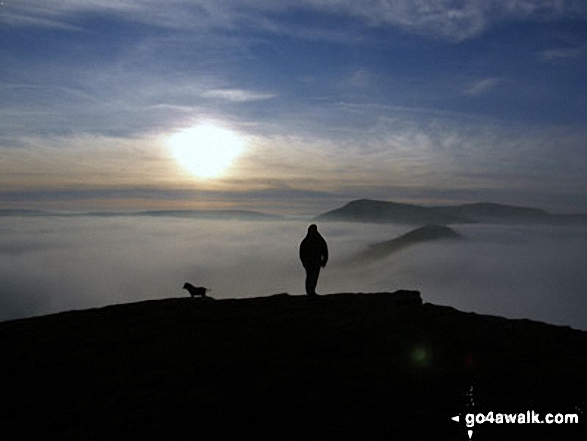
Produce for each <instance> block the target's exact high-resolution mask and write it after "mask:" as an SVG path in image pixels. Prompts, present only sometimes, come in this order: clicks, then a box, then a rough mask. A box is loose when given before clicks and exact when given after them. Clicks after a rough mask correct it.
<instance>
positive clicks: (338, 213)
mask: <svg viewBox="0 0 587 441" xmlns="http://www.w3.org/2000/svg"><path fill="white" fill-rule="evenodd" d="M315 220H316V221H350V222H371V223H396V224H406V225H422V224H444V225H452V224H471V223H508V224H525V223H531V224H555V225H561V224H587V214H551V213H549V212H547V211H545V210H541V209H539V208H531V207H520V206H514V205H504V204H496V203H490V202H478V203H472V204H463V205H455V206H437V207H424V206H420V205H413V204H403V203H397V202H388V201H379V200H371V199H358V200H354V201H351V202H349V203H347V204H345V205H344V206H342V207H340V208H337V209H335V210H331V211H328V212H326V213H323V214H321V215H319V216H317V217H316V218H315Z"/></svg>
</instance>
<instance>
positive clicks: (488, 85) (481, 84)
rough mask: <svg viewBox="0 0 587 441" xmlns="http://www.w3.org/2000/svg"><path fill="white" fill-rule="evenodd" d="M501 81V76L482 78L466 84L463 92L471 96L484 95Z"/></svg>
mask: <svg viewBox="0 0 587 441" xmlns="http://www.w3.org/2000/svg"><path fill="white" fill-rule="evenodd" d="M503 81H504V80H503V78H484V79H482V80H479V81H476V82H474V83H473V84H471V85H470V86H468V87H467V88H466V89H465V90H464V92H463V93H464V94H465V95H469V96H473V97H477V96H481V95H485V94H486V93H488V92H490V91H491V90H493V89H495V88H496V87H497V86H498V85H499V84H501V83H503Z"/></svg>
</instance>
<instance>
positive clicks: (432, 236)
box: [353, 225, 462, 261]
mask: <svg viewBox="0 0 587 441" xmlns="http://www.w3.org/2000/svg"><path fill="white" fill-rule="evenodd" d="M461 238H462V235H461V234H459V233H457V232H456V231H455V230H453V229H452V228H450V227H447V226H444V225H425V226H423V227H420V228H416V229H415V230H412V231H410V232H408V233H406V234H404V235H402V236H399V237H396V238H395V239H391V240H387V241H384V242H379V243H376V244H373V245H369V248H368V249H366V250H365V251H363V252H361V253H360V254H359V255H358V256H356V259H353V260H359V261H371V260H377V259H382V258H384V257H387V256H388V255H390V254H392V253H395V252H398V251H400V250H402V249H404V248H407V247H410V246H412V245H417V244H420V243H426V242H431V241H437V240H441V239H444V240H456V239H461Z"/></svg>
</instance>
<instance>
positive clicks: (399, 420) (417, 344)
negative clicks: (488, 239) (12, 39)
mask: <svg viewBox="0 0 587 441" xmlns="http://www.w3.org/2000/svg"><path fill="white" fill-rule="evenodd" d="M0 359H1V360H2V362H1V364H0V366H1V367H0V397H1V398H0V438H1V439H3V440H10V439H25V438H29V439H30V438H31V437H36V438H37V439H49V438H53V439H62V440H65V439H83V440H93V439H156V440H164V439H183V438H190V439H210V438H215V439H241V438H243V436H244V435H246V434H249V435H252V436H255V437H257V438H258V439H266V438H268V437H270V438H271V439H276V440H277V439H279V440H304V439H312V440H314V439H316V440H318V439H320V440H337V439H348V440H357V439H372V440H376V439H414V440H416V439H439V440H444V439H446V440H466V439H468V436H467V433H466V432H467V427H465V425H464V423H463V421H461V422H460V423H456V422H453V421H451V420H450V418H451V417H452V416H455V415H458V414H461V415H464V414H466V413H468V412H484V413H487V412H489V411H493V412H515V413H520V412H526V410H535V411H536V412H544V413H543V415H544V414H546V413H547V412H552V413H559V412H560V413H578V414H579V417H580V423H579V424H577V425H573V426H571V425H552V426H547V425H540V426H538V425H528V424H526V425H495V424H494V425H491V424H484V425H481V426H475V427H474V428H473V429H474V436H473V439H474V440H482V439H499V440H508V439H511V440H514V439H515V440H520V439H523V440H526V439H527V440H558V439H565V440H574V439H584V438H583V435H582V433H581V432H583V433H584V432H585V430H584V429H585V428H586V427H587V421H586V419H585V414H584V412H585V410H586V409H587V383H586V382H585V381H584V379H585V373H586V372H587V333H585V332H582V331H577V330H573V329H571V328H568V327H558V326H552V325H547V324H543V323H539V322H533V321H529V320H507V319H504V318H500V317H492V316H483V315H477V314H473V313H464V312H460V311H458V310H455V309H453V308H450V307H444V306H436V305H431V304H422V302H421V299H420V295H419V293H417V292H413V291H400V292H396V293H374V294H336V295H326V296H321V297H319V298H317V299H314V300H312V299H309V298H306V297H301V296H288V295H286V294H281V295H275V296H271V297H264V298H251V299H239V300H215V301H214V300H203V301H200V300H192V299H190V298H181V299H167V300H157V301H146V302H140V303H135V304H126V305H118V306H110V307H106V308H101V309H92V310H85V311H74V312H67V313H61V314H55V315H50V316H44V317H37V318H31V319H23V320H16V321H10V322H5V323H0Z"/></svg>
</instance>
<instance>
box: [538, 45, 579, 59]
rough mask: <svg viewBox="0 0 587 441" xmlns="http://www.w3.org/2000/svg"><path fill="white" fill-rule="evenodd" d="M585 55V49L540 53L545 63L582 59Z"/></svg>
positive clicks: (550, 50)
mask: <svg viewBox="0 0 587 441" xmlns="http://www.w3.org/2000/svg"><path fill="white" fill-rule="evenodd" d="M584 54H585V47H574V48H559V49H548V50H545V51H542V52H540V58H541V59H542V60H543V61H554V60H567V59H576V58H579V57H582V56H583V55H584Z"/></svg>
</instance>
